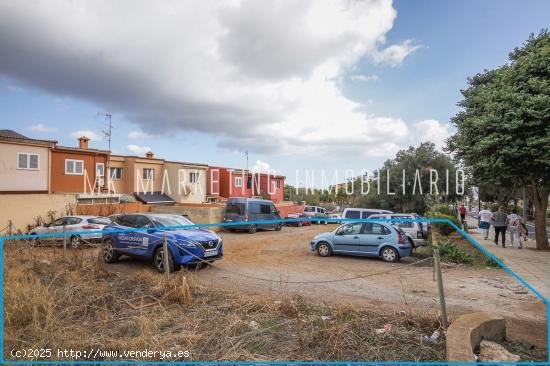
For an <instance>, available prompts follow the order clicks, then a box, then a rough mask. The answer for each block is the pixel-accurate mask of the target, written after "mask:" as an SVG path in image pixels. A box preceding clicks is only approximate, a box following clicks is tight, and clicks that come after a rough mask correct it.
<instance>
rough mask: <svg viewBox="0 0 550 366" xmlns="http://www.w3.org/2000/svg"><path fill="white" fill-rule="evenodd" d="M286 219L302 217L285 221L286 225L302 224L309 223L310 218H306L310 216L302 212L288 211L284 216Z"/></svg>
mask: <svg viewBox="0 0 550 366" xmlns="http://www.w3.org/2000/svg"><path fill="white" fill-rule="evenodd" d="M286 218H287V219H302V220H300V221H296V222H287V223H286V226H304V225H311V220H308V219H309V218H310V217H309V216H308V215H306V214H305V213H303V212H295V213H290V214H288V215H287V216H286Z"/></svg>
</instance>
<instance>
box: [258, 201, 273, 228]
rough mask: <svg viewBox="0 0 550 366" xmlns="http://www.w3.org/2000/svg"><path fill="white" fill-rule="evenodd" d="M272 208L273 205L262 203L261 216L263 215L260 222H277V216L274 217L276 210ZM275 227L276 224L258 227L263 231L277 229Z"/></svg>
mask: <svg viewBox="0 0 550 366" xmlns="http://www.w3.org/2000/svg"><path fill="white" fill-rule="evenodd" d="M272 206H273V205H272V204H271V203H268V202H262V203H260V214H261V219H260V220H262V221H264V220H275V215H273V210H274V208H272ZM275 225H276V224H273V223H265V224H261V225H258V227H261V228H262V229H272V228H274V227H275Z"/></svg>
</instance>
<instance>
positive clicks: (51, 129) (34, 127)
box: [27, 123, 57, 132]
mask: <svg viewBox="0 0 550 366" xmlns="http://www.w3.org/2000/svg"><path fill="white" fill-rule="evenodd" d="M27 130H29V131H33V132H54V131H57V128H55V127H48V126H46V125H45V124H43V123H37V124H35V125H32V126H28V127H27Z"/></svg>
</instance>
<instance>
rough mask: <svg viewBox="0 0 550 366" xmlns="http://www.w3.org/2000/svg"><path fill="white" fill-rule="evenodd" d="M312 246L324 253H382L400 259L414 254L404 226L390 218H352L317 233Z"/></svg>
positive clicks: (360, 254)
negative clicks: (342, 223)
mask: <svg viewBox="0 0 550 366" xmlns="http://www.w3.org/2000/svg"><path fill="white" fill-rule="evenodd" d="M311 250H312V251H313V252H316V253H317V254H318V255H320V256H321V257H328V256H330V255H331V254H333V253H334V254H348V255H358V256H366V257H380V258H382V259H383V260H385V261H386V262H397V261H398V260H399V258H402V257H406V256H408V255H410V254H411V245H410V243H409V242H408V241H407V239H406V236H405V234H404V233H403V232H402V231H401V229H399V228H397V227H395V226H393V225H391V224H390V223H386V222H351V223H346V224H344V225H341V226H339V227H338V228H337V229H336V230H334V231H331V232H327V233H322V234H318V235H316V236H315V237H314V238H313V240H312V241H311Z"/></svg>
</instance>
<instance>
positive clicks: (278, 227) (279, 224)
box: [275, 223, 283, 231]
mask: <svg viewBox="0 0 550 366" xmlns="http://www.w3.org/2000/svg"><path fill="white" fill-rule="evenodd" d="M282 228H283V225H281V223H278V224H277V226H275V231H281V229H282Z"/></svg>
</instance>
